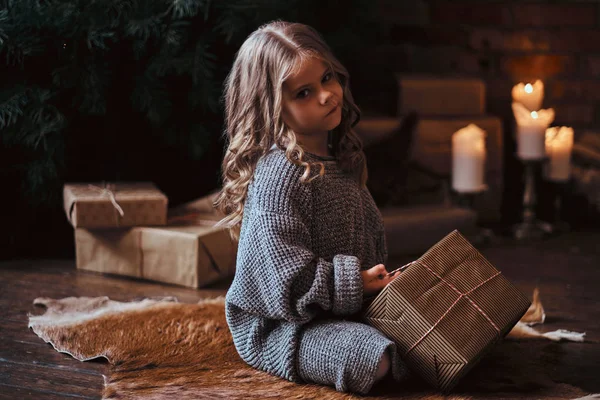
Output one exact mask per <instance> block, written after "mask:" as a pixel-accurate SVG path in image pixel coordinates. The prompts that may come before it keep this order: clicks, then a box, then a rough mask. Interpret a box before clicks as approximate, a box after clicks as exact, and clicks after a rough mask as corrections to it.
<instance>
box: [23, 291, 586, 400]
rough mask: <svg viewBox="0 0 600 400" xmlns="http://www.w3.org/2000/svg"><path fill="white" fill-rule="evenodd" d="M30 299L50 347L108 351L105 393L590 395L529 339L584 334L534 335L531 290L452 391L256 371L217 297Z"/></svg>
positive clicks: (538, 316)
mask: <svg viewBox="0 0 600 400" xmlns="http://www.w3.org/2000/svg"><path fill="white" fill-rule="evenodd" d="M34 304H37V305H43V306H45V307H46V308H47V310H46V312H45V313H44V314H42V315H38V316H34V315H30V318H29V326H30V327H31V328H32V329H33V331H34V332H35V333H36V334H37V335H38V336H39V337H41V338H42V339H43V340H45V341H46V342H48V343H50V344H52V346H54V348H55V349H56V350H57V351H60V352H64V353H68V354H70V355H71V356H73V357H75V358H76V359H78V360H81V361H87V360H91V359H95V358H98V357H104V358H106V359H107V360H108V362H109V368H108V370H109V372H108V375H107V376H105V377H104V380H105V387H104V391H103V393H102V398H103V399H149V400H153V399H210V400H214V399H274V398H281V399H324V400H337V399H360V398H364V399H405V400H410V399H413V400H414V399H427V400H434V399H474V398H478V399H479V398H480V399H531V398H548V399H572V398H576V397H582V396H585V395H586V394H587V393H585V392H583V391H582V390H581V389H579V388H576V387H573V386H570V385H567V384H560V383H556V382H554V381H553V380H552V379H551V371H552V365H551V364H552V357H551V356H550V357H549V356H548V354H547V353H545V354H542V351H541V350H542V348H543V347H542V346H539V345H537V346H536V344H543V345H548V344H549V343H550V342H549V340H554V341H557V340H560V339H561V337H562V338H564V337H567V338H568V339H569V340H579V341H581V340H583V335H578V334H574V333H572V332H566V333H565V331H561V332H558V333H556V332H555V333H554V336H552V335H550V336H540V334H539V333H537V332H536V331H534V330H533V329H532V328H529V327H528V326H526V324H533V323H541V322H543V320H544V312H543V308H542V305H541V303H540V302H539V299H538V296H537V293H535V295H534V302H533V304H532V307H531V308H530V310H529V311H528V312H527V313H526V314H525V316H524V317H523V319H522V320H521V322H519V323H518V324H517V326H515V329H513V331H511V333H510V334H509V336H508V337H507V339H509V340H504V341H502V342H500V343H499V344H498V345H497V346H495V348H494V349H493V350H492V351H491V352H490V353H488V355H486V357H484V358H483V360H482V361H481V362H480V363H479V364H478V365H476V366H475V367H474V368H473V370H471V371H470V372H469V373H468V374H467V375H466V376H465V377H464V378H463V379H462V381H461V382H460V383H459V385H458V386H457V387H456V388H455V389H454V391H453V392H452V394H450V395H449V396H443V395H441V394H439V393H436V392H435V391H433V390H432V389H430V388H429V387H427V386H426V384H425V383H424V382H422V381H421V380H420V379H418V378H417V377H416V376H414V377H413V378H412V379H410V380H409V382H407V383H404V384H402V385H400V384H398V383H396V382H393V381H392V380H384V381H383V382H381V383H379V384H378V385H376V386H375V387H374V388H373V390H372V392H371V393H370V394H369V396H366V397H362V396H354V395H352V394H348V393H339V392H336V391H335V390H334V389H332V388H329V387H323V386H317V385H311V384H298V383H293V382H288V381H286V380H284V379H281V378H278V377H275V376H272V375H269V374H267V373H264V372H261V371H257V370H254V369H253V368H251V367H249V366H247V365H246V364H245V363H244V362H243V361H242V360H241V359H240V357H239V356H238V354H237V353H236V350H235V348H234V346H233V342H232V339H231V335H230V333H229V330H228V328H227V324H226V321H225V315H224V307H223V298H218V299H212V300H204V301H201V302H200V303H198V304H182V303H177V302H176V301H175V299H172V298H165V299H158V300H157V299H145V300H142V301H134V302H126V303H122V302H117V301H112V300H110V299H108V298H107V297H98V298H87V297H79V298H75V297H69V298H65V299H61V300H52V299H48V298H39V299H36V300H35V301H34ZM561 335H562V336H561ZM564 335H567V336H564ZM568 335H571V336H570V337H569V336H568ZM531 338H537V339H542V340H533V341H532V340H527V339H531ZM510 339H513V340H510ZM564 345H568V343H567V344H558V343H557V344H555V346H558V347H560V346H564Z"/></svg>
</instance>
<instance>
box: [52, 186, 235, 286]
mask: <svg viewBox="0 0 600 400" xmlns="http://www.w3.org/2000/svg"><path fill="white" fill-rule="evenodd" d="M63 196H64V207H65V212H66V214H67V217H68V219H69V221H70V222H71V224H72V225H73V227H74V228H75V253H76V264H77V268H78V269H83V270H88V271H96V272H102V273H111V274H118V275H125V276H131V277H137V278H144V279H149V280H154V281H159V282H165V283H171V284H176V285H182V286H187V287H192V288H199V287H202V286H206V285H208V284H211V283H213V282H216V281H218V280H221V279H223V278H228V277H231V276H233V274H234V270H235V258H236V251H237V246H236V245H235V243H234V242H233V240H232V239H231V238H230V236H229V232H228V231H227V230H226V229H224V228H220V227H216V226H215V224H216V222H217V221H218V220H219V219H220V216H219V215H218V214H217V212H216V211H215V210H214V208H213V206H212V202H213V201H214V195H212V196H207V197H205V198H201V199H199V200H196V201H194V202H192V203H188V204H185V205H183V206H180V207H178V208H176V209H171V210H168V199H167V197H166V196H165V195H164V193H162V192H161V191H160V190H159V189H158V188H157V187H156V186H155V185H154V184H152V183H150V182H132V183H130V182H115V183H112V184H98V183H94V184H90V183H73V184H66V185H65V187H64V192H63Z"/></svg>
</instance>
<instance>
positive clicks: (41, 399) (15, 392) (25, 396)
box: [0, 384, 102, 400]
mask: <svg viewBox="0 0 600 400" xmlns="http://www.w3.org/2000/svg"><path fill="white" fill-rule="evenodd" d="M100 398H102V396H101V395H100V394H96V395H94V396H93V397H89V396H80V395H76V394H68V393H57V392H53V391H45V390H38V389H32V388H23V387H19V386H14V385H3V384H0V400H16V399H18V400H65V399H72V400H79V399H84V400H87V399H93V400H97V399H100Z"/></svg>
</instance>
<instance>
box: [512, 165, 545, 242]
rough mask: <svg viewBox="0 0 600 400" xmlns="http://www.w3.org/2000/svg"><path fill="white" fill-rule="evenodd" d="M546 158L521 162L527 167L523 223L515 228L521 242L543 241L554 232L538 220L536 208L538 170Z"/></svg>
mask: <svg viewBox="0 0 600 400" xmlns="http://www.w3.org/2000/svg"><path fill="white" fill-rule="evenodd" d="M544 160H545V159H544V158H540V159H536V160H521V161H522V162H523V164H524V165H525V191H524V192H523V222H521V223H518V224H516V225H515V226H514V227H513V233H514V236H515V238H517V239H520V240H529V239H541V238H543V237H544V236H545V235H547V234H549V233H551V232H552V226H551V225H550V224H548V223H547V222H544V221H541V220H539V219H537V216H536V211H535V208H536V206H537V195H536V189H535V178H536V170H537V169H539V167H540V166H541V165H542V163H543V162H544Z"/></svg>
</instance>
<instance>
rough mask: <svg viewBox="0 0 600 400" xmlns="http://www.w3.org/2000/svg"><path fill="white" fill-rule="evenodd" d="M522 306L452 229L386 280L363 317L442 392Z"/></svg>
mask: <svg viewBox="0 0 600 400" xmlns="http://www.w3.org/2000/svg"><path fill="white" fill-rule="evenodd" d="M529 305H530V302H529V300H528V299H527V297H525V296H524V295H523V294H522V293H521V292H520V291H519V290H518V289H517V288H515V287H514V286H513V285H512V284H511V283H510V282H509V281H508V280H507V279H506V278H505V277H504V276H503V275H502V274H501V273H500V272H499V271H498V270H496V268H494V266H493V265H492V264H491V263H490V262H489V261H488V260H486V259H485V257H483V256H482V255H481V254H480V253H479V252H478V251H477V250H476V249H475V248H474V247H473V246H472V245H471V243H469V241H468V240H467V239H465V238H464V237H463V236H462V235H461V234H460V233H459V232H458V231H456V230H455V231H453V232H452V233H450V234H449V235H448V236H446V237H445V238H444V239H442V240H441V241H439V242H438V243H437V244H435V245H434V246H433V247H432V248H431V249H429V250H428V251H427V252H426V253H425V254H424V255H423V256H421V258H419V259H418V260H416V261H414V262H413V263H411V264H409V265H408V266H407V267H406V269H405V270H404V271H403V272H401V273H400V275H399V276H398V277H397V278H396V279H394V280H393V281H392V282H391V283H390V284H388V285H387V286H386V287H385V288H384V289H383V290H382V291H381V292H380V293H379V295H378V296H377V297H376V298H375V299H374V300H373V302H372V303H371V304H370V305H369V306H368V307H367V309H366V311H365V314H364V318H365V320H366V321H367V323H369V324H370V325H372V326H374V327H376V328H377V329H379V330H380V331H381V332H383V333H384V334H385V335H387V336H388V337H389V338H390V339H392V340H393V341H394V342H395V343H396V344H397V346H398V352H399V354H400V356H401V357H402V358H403V360H404V361H405V362H406V363H407V365H408V366H409V368H410V369H411V370H413V371H414V372H416V373H417V374H419V375H420V376H421V377H422V378H423V379H424V380H425V381H427V382H428V383H430V384H431V385H432V386H434V387H436V388H437V389H439V390H440V391H444V392H447V391H449V390H450V389H452V387H454V385H455V384H456V383H457V382H458V380H459V379H460V378H461V377H462V376H463V375H464V374H466V373H467V372H468V371H469V370H470V369H471V368H472V367H473V366H474V365H475V364H476V363H477V362H478V361H479V359H480V358H481V357H482V356H483V355H484V354H485V353H487V351H489V350H490V349H491V347H492V346H493V345H494V344H495V343H497V342H498V340H500V339H501V338H503V337H504V336H505V335H506V334H507V333H508V332H509V331H510V330H511V329H512V327H513V326H514V325H515V324H516V323H517V322H518V321H519V319H520V318H521V316H523V314H525V312H526V311H527V309H528V308H529Z"/></svg>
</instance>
